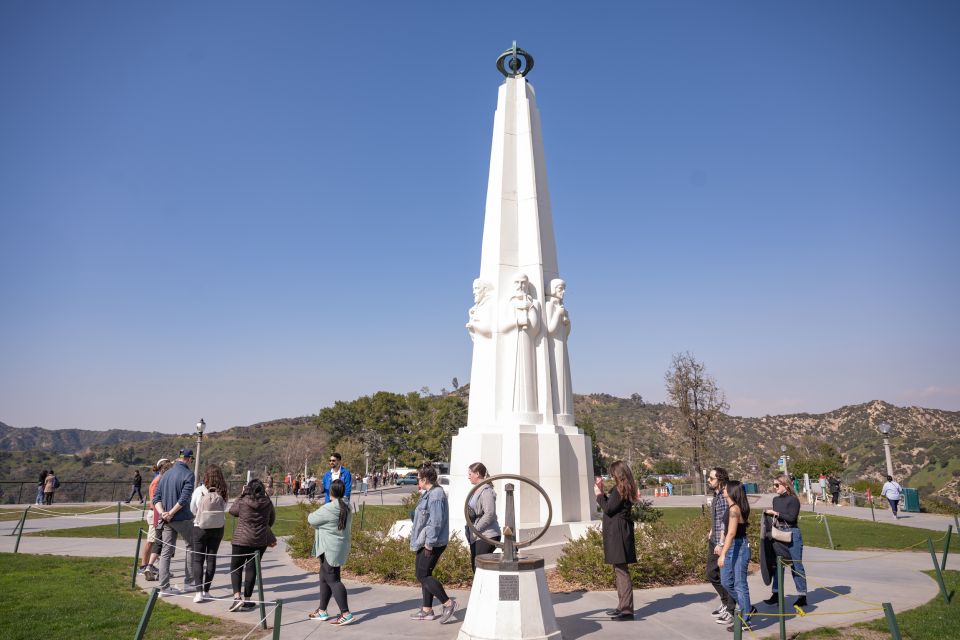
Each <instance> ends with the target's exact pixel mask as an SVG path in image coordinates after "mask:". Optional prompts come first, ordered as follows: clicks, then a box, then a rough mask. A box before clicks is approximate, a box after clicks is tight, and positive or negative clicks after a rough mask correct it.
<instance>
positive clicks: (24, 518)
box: [13, 505, 30, 553]
mask: <svg viewBox="0 0 960 640" xmlns="http://www.w3.org/2000/svg"><path fill="white" fill-rule="evenodd" d="M27 511H30V506H29V505H27V508H26V509H24V510H23V515H22V516H20V528H19V529H17V541H16V543H14V545H13V552H14V553H16V552H17V551H19V550H20V536H22V535H23V527H24V526H25V525H26V524H27Z"/></svg>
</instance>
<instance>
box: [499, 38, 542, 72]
mask: <svg viewBox="0 0 960 640" xmlns="http://www.w3.org/2000/svg"><path fill="white" fill-rule="evenodd" d="M507 58H510V62H509V63H508V65H509V67H510V71H507V70H506V69H505V68H504V66H503V64H504V62H505V61H506V59H507ZM520 58H523V61H524V66H523V71H520ZM532 69H533V56H532V55H530V54H529V53H527V52H526V51H524V50H523V49H520V48H519V47H517V42H516V41H514V42H513V46H512V47H510V48H509V49H507V50H506V51H504V52H503V53H501V54H500V57H499V58H497V71H499V72H500V73H502V74H503V77H504V78H509V77H511V76H521V77H526V75H527V74H528V73H530V71H531V70H532Z"/></svg>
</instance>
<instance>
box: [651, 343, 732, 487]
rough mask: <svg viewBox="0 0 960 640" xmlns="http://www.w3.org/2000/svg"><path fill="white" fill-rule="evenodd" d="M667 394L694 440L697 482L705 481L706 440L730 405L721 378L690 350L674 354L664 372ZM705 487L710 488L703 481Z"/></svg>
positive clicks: (693, 450) (692, 440)
mask: <svg viewBox="0 0 960 640" xmlns="http://www.w3.org/2000/svg"><path fill="white" fill-rule="evenodd" d="M664 380H665V381H666V384H667V396H668V397H669V398H670V402H671V403H672V404H673V405H674V406H675V407H677V409H678V410H679V411H680V416H681V418H682V419H683V426H684V432H685V433H686V436H687V440H688V441H689V443H690V448H691V454H692V462H693V470H694V474H695V475H696V479H695V480H694V482H696V483H698V484H700V483H702V482H703V444H704V439H705V437H706V434H707V432H708V431H709V430H710V429H711V428H713V427H715V426H716V425H717V424H718V423H719V422H720V420H722V418H723V412H724V411H726V410H727V409H729V408H730V405H728V404H727V398H726V396H725V395H724V393H723V391H721V390H720V388H719V387H718V386H717V381H716V380H714V379H713V377H712V376H710V375H707V372H706V367H705V366H704V364H703V363H702V362H698V361H697V359H696V358H694V357H693V354H691V353H690V352H689V351H688V352H687V353H678V354H674V356H673V362H672V364H671V365H670V369H669V370H668V371H667V373H666V375H665V376H664ZM701 490H704V491H705V490H706V489H705V487H703V486H702V485H701Z"/></svg>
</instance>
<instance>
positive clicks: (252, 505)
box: [229, 478, 277, 611]
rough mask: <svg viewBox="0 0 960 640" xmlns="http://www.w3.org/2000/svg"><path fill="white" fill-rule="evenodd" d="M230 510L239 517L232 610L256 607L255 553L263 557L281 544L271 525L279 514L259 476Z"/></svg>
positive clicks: (234, 555)
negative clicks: (254, 593)
mask: <svg viewBox="0 0 960 640" xmlns="http://www.w3.org/2000/svg"><path fill="white" fill-rule="evenodd" d="M230 513H231V514H232V515H234V516H236V517H237V528H236V529H235V530H234V531H233V540H232V541H231V542H232V546H233V551H232V553H233V557H232V559H231V563H230V582H231V584H232V586H233V603H232V604H231V605H230V609H229V610H230V611H249V610H250V609H253V608H254V607H255V606H256V605H255V604H254V603H253V602H250V598H251V597H252V596H253V584H254V582H255V581H256V579H257V569H256V565H255V564H254V556H255V555H256V556H259V557H260V558H263V553H264V552H265V551H266V550H267V547H275V546H276V545H277V537H276V536H275V535H273V531H272V530H271V528H270V527H272V526H273V523H274V521H275V520H276V517H277V516H276V512H275V511H274V509H273V502H271V501H270V497H269V496H268V495H267V490H266V488H265V487H264V486H263V482H261V481H260V480H259V479H256V478H255V479H253V480H251V481H250V484H248V485H246V486H245V487H244V488H243V491H242V492H241V493H240V497H239V498H237V499H236V500H234V501H233V504H232V505H230ZM244 573H245V574H246V575H244ZM241 582H242V583H243V592H242V593H241V591H240V583H241Z"/></svg>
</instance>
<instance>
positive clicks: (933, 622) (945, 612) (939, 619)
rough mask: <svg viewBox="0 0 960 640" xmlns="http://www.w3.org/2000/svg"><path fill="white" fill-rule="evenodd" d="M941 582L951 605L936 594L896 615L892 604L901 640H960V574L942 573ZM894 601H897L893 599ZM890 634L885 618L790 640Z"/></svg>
mask: <svg viewBox="0 0 960 640" xmlns="http://www.w3.org/2000/svg"><path fill="white" fill-rule="evenodd" d="M926 574H927V575H929V576H930V577H931V578H934V579H935V577H934V572H933V571H932V570H931V571H927V572H926ZM943 580H944V582H945V583H946V584H947V592H948V593H951V592H952V593H953V597H952V598H951V601H950V604H945V603H944V602H943V597H942V596H941V595H940V594H939V593H938V594H937V596H936V597H935V598H934V599H933V600H931V601H930V602H928V603H927V604H925V605H923V606H922V607H917V608H916V609H911V610H910V611H903V612H898V611H897V610H896V606H897V605H896V602H894V603H893V606H894V613H896V614H897V625H898V626H899V627H900V634H901V635H902V636H903V638H904V640H946V639H947V638H956V637H958V636H960V633H958V630H960V603H958V602H957V592H960V571H944V572H943ZM893 599H894V600H895V599H896V597H895V595H894V597H893ZM788 628H789V627H788ZM889 633H890V632H889V627H888V626H887V622H886V619H885V618H884V619H881V620H877V621H874V622H864V623H861V624H857V625H854V626H852V627H843V628H840V629H834V628H833V627H823V628H820V629H817V630H815V631H807V632H805V633H801V634H799V635H796V636H790V637H791V638H795V639H796V640H826V638H842V639H843V640H876V639H877V638H887V637H889Z"/></svg>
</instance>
